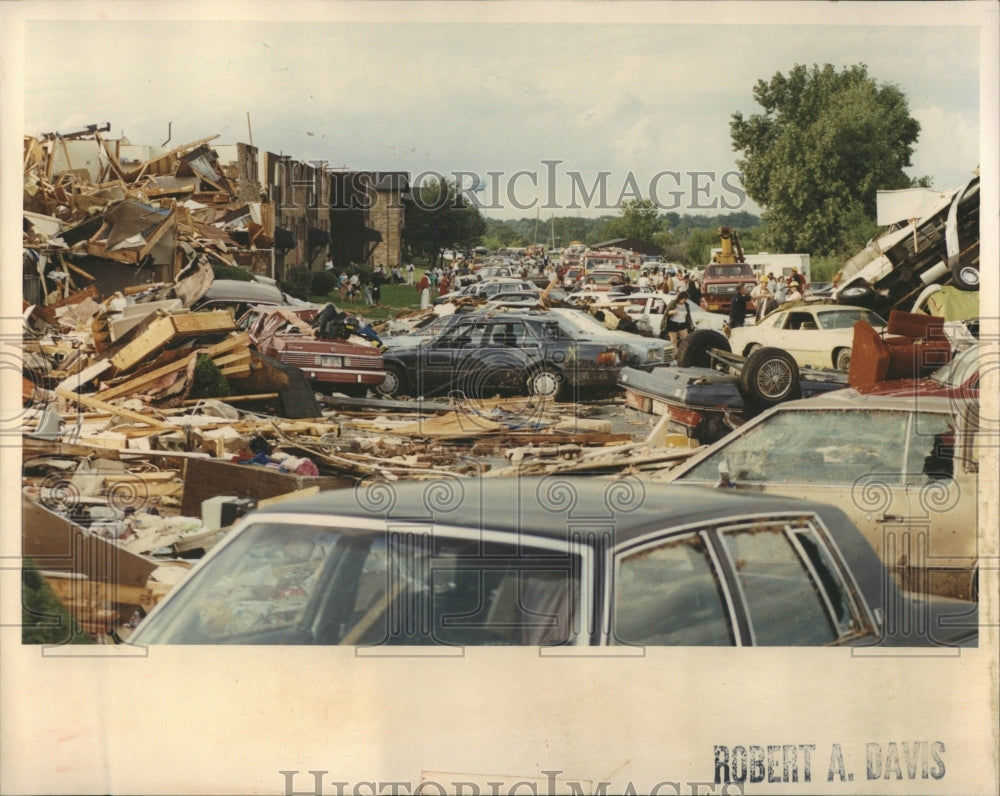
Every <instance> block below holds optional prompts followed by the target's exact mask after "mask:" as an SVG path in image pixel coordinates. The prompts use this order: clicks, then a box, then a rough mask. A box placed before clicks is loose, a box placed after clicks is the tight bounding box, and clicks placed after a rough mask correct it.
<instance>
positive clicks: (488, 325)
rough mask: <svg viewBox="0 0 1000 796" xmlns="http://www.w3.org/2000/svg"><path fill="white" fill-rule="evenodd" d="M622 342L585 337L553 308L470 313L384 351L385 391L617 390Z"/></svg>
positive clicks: (549, 393)
mask: <svg viewBox="0 0 1000 796" xmlns="http://www.w3.org/2000/svg"><path fill="white" fill-rule="evenodd" d="M627 361H628V354H627V352H626V351H625V349H624V348H623V347H622V346H616V345H607V344H605V343H603V342H600V341H596V340H594V339H593V338H592V337H591V336H589V335H585V334H581V333H580V332H579V331H578V330H577V329H576V328H575V327H574V326H572V325H571V324H569V323H568V322H566V321H564V320H563V319H562V318H560V317H559V316H558V315H554V314H552V313H551V312H548V311H546V310H510V309H497V310H494V311H491V312H487V313H465V314H462V315H461V316H460V317H458V318H456V320H455V321H454V322H453V323H451V324H450V325H449V326H448V327H447V328H446V329H445V330H444V331H442V332H441V333H440V334H438V335H434V336H424V337H416V338H413V339H412V340H411V341H410V342H409V344H406V343H404V342H399V343H397V344H396V345H394V346H393V347H391V348H388V349H386V351H385V369H386V378H385V381H384V382H383V383H382V385H381V386H380V387H379V392H381V393H382V394H383V395H386V396H389V397H392V396H396V395H400V394H404V395H419V396H424V397H429V396H430V395H433V394H436V393H439V392H447V391H449V390H457V391H460V392H461V393H463V394H465V395H467V396H469V397H481V396H482V395H483V394H485V393H486V392H496V391H503V392H511V393H525V392H526V393H527V394H529V395H532V396H535V397H538V398H547V399H558V398H562V397H570V396H571V395H572V396H573V397H578V396H579V394H580V391H581V390H583V389H594V390H605V391H608V390H614V389H615V383H616V381H617V378H618V371H619V370H621V368H622V367H623V366H624V365H625V364H626V363H627Z"/></svg>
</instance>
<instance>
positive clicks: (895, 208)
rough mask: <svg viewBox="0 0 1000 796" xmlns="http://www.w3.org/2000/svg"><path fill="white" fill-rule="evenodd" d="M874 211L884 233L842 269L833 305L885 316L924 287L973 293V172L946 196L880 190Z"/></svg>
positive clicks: (976, 241) (975, 222)
mask: <svg viewBox="0 0 1000 796" xmlns="http://www.w3.org/2000/svg"><path fill="white" fill-rule="evenodd" d="M878 209H879V212H878V215H879V219H880V220H879V223H880V224H882V223H886V224H887V227H886V230H887V231H886V232H885V234H883V235H881V236H880V237H878V238H876V239H875V240H873V241H871V242H870V243H869V244H868V246H866V247H865V249H863V250H862V251H861V252H859V253H858V254H857V255H855V256H854V257H853V258H852V259H851V260H850V261H848V263H847V264H846V265H845V266H844V268H843V269H842V271H841V273H840V274H839V275H838V282H837V289H836V292H835V296H836V299H837V301H839V302H840V303H842V304H855V305H859V306H865V307H870V308H871V309H873V310H875V311H876V312H879V313H882V314H885V313H887V312H888V311H889V310H890V309H893V308H906V307H909V306H910V305H911V304H912V302H913V301H914V299H915V298H916V297H917V296H918V295H919V294H920V292H921V291H922V290H923V289H924V288H925V287H926V286H927V285H932V284H952V285H954V286H955V287H957V288H958V289H959V290H963V291H968V292H973V291H978V290H979V175H978V173H977V174H976V176H974V177H973V178H971V179H970V180H969V181H968V182H966V183H965V185H962V186H961V187H959V188H957V189H955V190H951V191H933V190H931V189H910V190H906V191H880V192H879V193H878Z"/></svg>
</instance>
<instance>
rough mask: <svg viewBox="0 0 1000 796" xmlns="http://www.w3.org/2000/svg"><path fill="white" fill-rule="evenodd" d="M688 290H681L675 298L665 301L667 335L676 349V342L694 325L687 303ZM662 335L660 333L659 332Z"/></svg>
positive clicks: (685, 335) (686, 334)
mask: <svg viewBox="0 0 1000 796" xmlns="http://www.w3.org/2000/svg"><path fill="white" fill-rule="evenodd" d="M688 300H689V296H688V292H687V291H686V290H682V291H680V292H679V293H678V294H677V298H675V299H673V300H672V301H670V302H668V303H667V316H666V321H667V326H666V332H667V337H669V338H670V344H671V345H672V346H673V347H674V350H675V351H676V350H677V344H678V343H679V342H680V341H681V340H683V339H684V338H685V337H687V336H688V332H690V331H691V329H692V328H693V327H694V321H693V319H692V318H691V308H690V306H689V305H688ZM661 336H662V333H661Z"/></svg>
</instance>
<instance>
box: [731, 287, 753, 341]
mask: <svg viewBox="0 0 1000 796" xmlns="http://www.w3.org/2000/svg"><path fill="white" fill-rule="evenodd" d="M748 301H749V296H747V286H746V283H745V282H744V283H741V284H740V286H739V288H738V289H737V291H736V295H735V296H733V303H732V304H731V305H730V307H729V328H731V329H735V328H736V327H738V326H742V325H743V323H744V321H746V319H747V302H748Z"/></svg>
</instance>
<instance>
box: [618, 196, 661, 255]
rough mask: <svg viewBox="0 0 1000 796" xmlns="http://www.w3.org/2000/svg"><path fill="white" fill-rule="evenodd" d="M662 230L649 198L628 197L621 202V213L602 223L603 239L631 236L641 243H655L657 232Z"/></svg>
mask: <svg viewBox="0 0 1000 796" xmlns="http://www.w3.org/2000/svg"><path fill="white" fill-rule="evenodd" d="M662 232H664V224H663V221H662V220H661V218H660V214H659V210H658V208H657V207H656V205H655V204H654V203H653V201H652V200H651V199H641V200H640V199H629V200H626V201H625V202H623V203H622V214H621V215H620V216H618V217H617V218H612V219H610V220H609V221H608V222H607V223H606V224H605V225H604V235H605V240H607V239H610V238H633V239H635V240H638V241H641V242H643V243H650V244H656V243H660V245H661V246H662V243H663V241H662V235H661V240H660V241H657V234H658V233H662Z"/></svg>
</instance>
